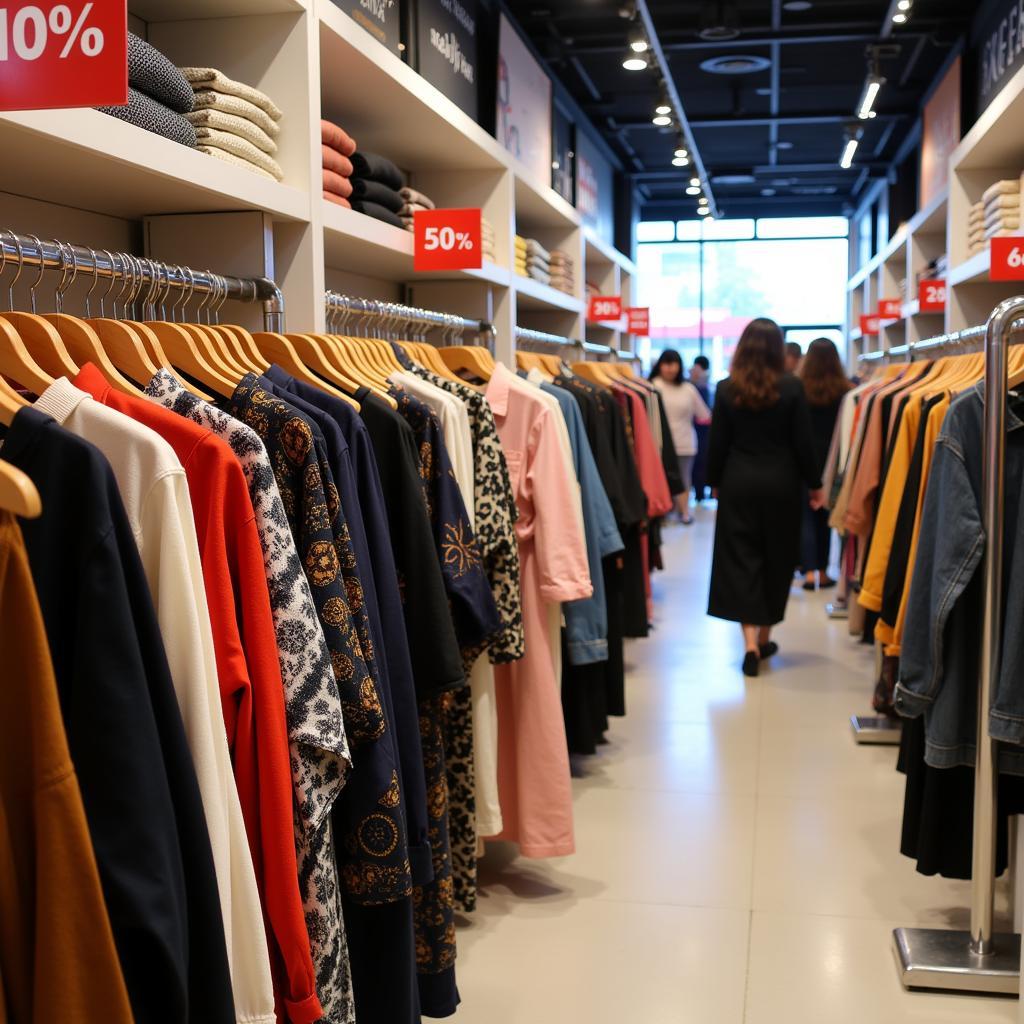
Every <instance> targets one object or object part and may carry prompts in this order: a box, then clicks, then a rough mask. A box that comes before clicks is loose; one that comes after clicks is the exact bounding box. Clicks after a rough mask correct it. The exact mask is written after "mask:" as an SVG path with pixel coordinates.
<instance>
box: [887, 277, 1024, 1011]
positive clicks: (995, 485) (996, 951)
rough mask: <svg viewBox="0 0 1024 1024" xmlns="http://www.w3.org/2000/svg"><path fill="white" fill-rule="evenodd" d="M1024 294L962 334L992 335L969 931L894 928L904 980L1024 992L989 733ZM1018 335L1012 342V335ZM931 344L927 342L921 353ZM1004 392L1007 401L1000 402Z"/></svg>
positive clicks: (934, 985) (987, 396)
mask: <svg viewBox="0 0 1024 1024" xmlns="http://www.w3.org/2000/svg"><path fill="white" fill-rule="evenodd" d="M1022 315H1024V297H1020V296H1018V297H1017V298H1012V299H1006V300H1005V301H1003V302H1001V303H1000V304H999V305H998V306H996V308H995V309H994V310H993V311H992V314H991V316H989V318H988V322H987V323H986V325H985V327H984V328H983V329H982V328H972V329H970V330H969V331H960V332H958V334H957V339H958V340H960V339H963V338H965V337H967V336H969V337H970V338H972V339H973V338H975V337H977V336H979V335H980V333H981V332H982V331H983V333H984V339H985V429H984V440H983V452H982V458H983V460H984V461H983V469H982V522H983V523H984V527H985V536H986V538H987V541H986V544H985V561H984V567H983V572H984V577H983V584H984V594H985V604H984V609H985V611H984V619H983V622H982V632H981V658H980V667H979V679H978V732H977V755H976V757H977V760H976V764H975V771H974V828H973V859H972V862H971V863H972V871H971V925H970V931H969V932H963V931H946V930H944V929H938V928H897V929H896V930H895V931H894V932H893V941H894V943H895V948H896V957H897V961H898V963H899V966H900V974H901V978H902V981H903V984H904V985H906V986H908V987H918V988H939V989H949V990H953V991H969V992H996V993H1016V992H1018V991H1019V989H1020V936H1019V935H1011V934H995V933H994V932H993V917H994V907H995V865H996V792H997V786H998V772H997V755H998V743H997V741H996V740H994V739H992V738H991V736H990V735H989V731H988V713H989V705H990V703H991V696H992V692H993V689H994V686H995V683H996V680H997V677H998V673H999V660H1000V651H1001V648H1002V640H1003V502H1004V498H1005V492H1004V468H1005V456H1006V400H1005V395H1006V387H1007V369H1008V365H1009V360H1008V356H1007V349H1008V348H1009V346H1010V344H1014V343H1020V342H1022V341H1024V335H1022V333H1021V330H1020V326H1019V325H1018V324H1017V323H1016V321H1017V320H1018V318H1019V317H1021V316H1022ZM1014 334H1016V335H1018V337H1017V338H1016V339H1014V340H1011V336H1012V335H1014ZM922 347H923V345H919V346H918V347H917V350H918V351H920V349H921V348H922ZM994 395H998V396H999V401H993V396H994Z"/></svg>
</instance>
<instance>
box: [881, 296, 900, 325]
mask: <svg viewBox="0 0 1024 1024" xmlns="http://www.w3.org/2000/svg"><path fill="white" fill-rule="evenodd" d="M878 316H879V318H880V319H882V320H899V319H900V317H902V316H903V303H902V302H901V301H900V300H899V299H879V300H878Z"/></svg>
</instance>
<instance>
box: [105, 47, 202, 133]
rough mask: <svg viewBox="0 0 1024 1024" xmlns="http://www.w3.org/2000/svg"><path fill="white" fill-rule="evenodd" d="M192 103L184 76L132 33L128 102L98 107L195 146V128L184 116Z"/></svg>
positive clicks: (148, 130)
mask: <svg viewBox="0 0 1024 1024" xmlns="http://www.w3.org/2000/svg"><path fill="white" fill-rule="evenodd" d="M192 105H193V98H192V88H191V87H190V86H189V84H188V82H187V81H186V79H185V76H184V75H183V74H182V73H181V72H180V71H179V70H178V69H177V68H176V67H175V66H174V64H173V63H172V62H171V61H169V60H168V59H167V58H166V57H165V56H164V55H163V54H162V53H161V52H160V51H159V50H157V49H154V47H152V46H150V45H149V43H147V42H146V41H145V40H143V39H140V38H139V37H138V36H137V35H134V34H133V33H131V32H129V33H128V104H127V106H124V107H97V108H96V109H97V110H99V111H100V112H101V113H104V114H109V115H110V116H111V117H116V118H118V119H119V120H121V121H127V122H128V124H133V125H135V126H136V127H137V128H142V129H144V130H145V131H147V132H152V133H153V134H154V135H162V136H163V137H164V138H165V139H170V140H171V141H172V142H178V143H180V144H181V145H183V146H189V147H194V146H195V145H196V132H195V129H194V128H193V127H192V125H191V124H189V123H188V121H187V120H186V119H185V117H184V116H182V115H187V114H188V113H189V112H190V111H191V110H192Z"/></svg>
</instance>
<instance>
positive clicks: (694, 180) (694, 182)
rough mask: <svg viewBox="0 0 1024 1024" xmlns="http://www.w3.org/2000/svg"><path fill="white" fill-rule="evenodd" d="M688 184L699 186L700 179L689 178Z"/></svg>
mask: <svg viewBox="0 0 1024 1024" xmlns="http://www.w3.org/2000/svg"><path fill="white" fill-rule="evenodd" d="M690 184H691V185H699V184H700V178H691V179H690Z"/></svg>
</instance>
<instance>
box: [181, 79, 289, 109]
mask: <svg viewBox="0 0 1024 1024" xmlns="http://www.w3.org/2000/svg"><path fill="white" fill-rule="evenodd" d="M180 71H181V73H182V74H183V75H184V76H185V78H186V79H187V81H188V82H189V84H190V85H191V86H192V90H193V91H194V92H199V91H200V90H206V89H212V90H213V91H214V92H219V93H224V94H225V95H227V96H237V97H239V98H240V99H243V100H247V101H248V102H249V103H252V104H255V106H257V107H259V108H260V109H261V110H264V111H266V112H267V114H269V115H270V117H271V118H273V120H275V121H280V120H281V117H282V116H283V115H282V112H281V108H280V107H279V106H278V105H277V104H276V103H275V102H274V101H273V100H272V99H271V98H270V97H269V96H268V95H267V94H266V93H264V92H260V91H259V89H254V88H253V87H252V86H251V85H246V84H245V83H244V82H236V81H235V80H234V79H233V78H228V76H227V75H225V74H224V73H223V72H222V71H218V70H217V69H216V68H181V69H180Z"/></svg>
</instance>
